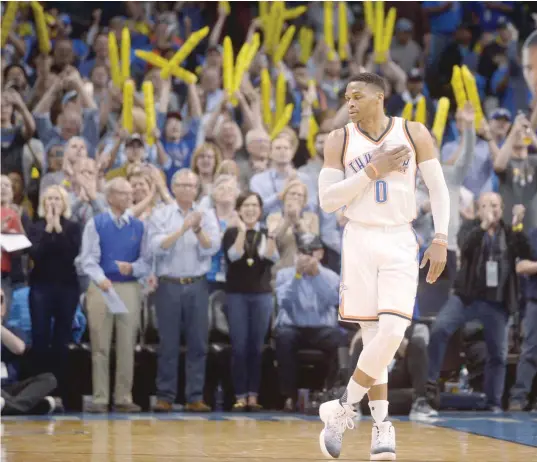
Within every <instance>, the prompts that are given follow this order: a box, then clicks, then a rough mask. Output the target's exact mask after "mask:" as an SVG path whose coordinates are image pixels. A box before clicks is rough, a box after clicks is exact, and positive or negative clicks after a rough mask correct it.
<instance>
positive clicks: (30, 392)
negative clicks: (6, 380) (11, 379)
mask: <svg viewBox="0 0 537 462" xmlns="http://www.w3.org/2000/svg"><path fill="white" fill-rule="evenodd" d="M55 388H56V379H55V378H54V376H53V375H52V374H40V375H37V376H35V377H30V378H29V379H26V380H23V381H22V382H15V383H10V384H8V385H6V386H5V387H3V388H2V398H4V399H5V400H6V404H5V406H4V409H3V411H2V414H3V415H24V414H42V413H45V412H48V410H49V408H48V405H47V403H46V402H45V403H43V400H44V398H45V396H48V395H49V394H50V393H51V392H52V391H53V390H54V389H55ZM43 404H45V405H43Z"/></svg>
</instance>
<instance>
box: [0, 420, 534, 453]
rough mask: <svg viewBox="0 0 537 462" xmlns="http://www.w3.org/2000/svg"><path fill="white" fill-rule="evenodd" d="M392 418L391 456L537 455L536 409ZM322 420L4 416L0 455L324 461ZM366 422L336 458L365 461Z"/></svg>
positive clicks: (349, 436)
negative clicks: (417, 419) (413, 419)
mask: <svg viewBox="0 0 537 462" xmlns="http://www.w3.org/2000/svg"><path fill="white" fill-rule="evenodd" d="M392 420H394V424H395V428H396V432H397V445H398V448H397V456H398V457H397V459H398V460H399V461H408V462H410V461H412V462H422V461H423V462H434V461H438V462H456V461H476V462H478V461H483V462H485V461H486V462H515V461H516V462H519V461H524V462H526V461H527V462H530V461H537V414H528V413H513V414H504V415H502V416H497V415H492V414H487V413H479V414H473V413H464V414H457V413H452V414H450V413H446V414H442V416H441V417H440V418H438V419H436V420H434V421H429V422H427V423H415V422H410V421H408V419H406V418H402V419H392ZM320 430H321V422H320V420H319V419H318V418H316V417H307V416H292V415H287V414H277V413H273V414H272V413H271V414H268V413H267V414H258V415H252V414H242V415H239V414H211V415H209V416H196V415H191V414H182V413H174V414H169V415H156V414H155V415H153V414H139V415H117V414H110V415H108V416H92V415H82V414H77V415H65V416H53V417H50V418H49V417H46V418H45V417H43V418H39V417H24V418H10V417H8V418H3V419H2V449H1V451H2V461H6V462H146V461H147V462H160V461H162V462H171V461H174V462H232V461H241V462H242V461H244V462H268V461H278V462H292V461H303V462H306V461H321V460H324V458H323V456H322V455H321V453H320V450H319V446H318V437H319V431H320ZM370 438H371V421H370V419H369V418H363V419H362V420H361V421H360V422H358V423H357V424H356V428H355V429H354V430H349V431H347V433H346V435H345V441H344V447H343V451H342V454H341V457H340V459H339V460H344V461H366V460H369V457H368V456H369V445H370Z"/></svg>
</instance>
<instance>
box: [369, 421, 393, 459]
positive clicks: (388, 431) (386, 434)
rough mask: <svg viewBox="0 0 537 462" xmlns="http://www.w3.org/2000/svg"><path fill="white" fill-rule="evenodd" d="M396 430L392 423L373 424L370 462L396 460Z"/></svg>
mask: <svg viewBox="0 0 537 462" xmlns="http://www.w3.org/2000/svg"><path fill="white" fill-rule="evenodd" d="M395 459H396V455H395V428H393V425H392V423H391V422H381V423H379V424H377V423H374V424H373V430H372V432H371V457H370V460H395Z"/></svg>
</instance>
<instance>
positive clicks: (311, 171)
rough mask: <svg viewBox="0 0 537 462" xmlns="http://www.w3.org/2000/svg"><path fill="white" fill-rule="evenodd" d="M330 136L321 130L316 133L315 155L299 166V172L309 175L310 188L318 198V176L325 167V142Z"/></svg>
mask: <svg viewBox="0 0 537 462" xmlns="http://www.w3.org/2000/svg"><path fill="white" fill-rule="evenodd" d="M326 138H328V132H327V131H323V130H320V131H319V132H318V133H317V135H315V156H313V157H311V158H310V159H309V160H308V162H307V164H306V165H303V166H302V167H299V169H298V173H302V174H305V175H307V177H308V183H307V184H308V190H309V191H310V192H311V193H312V194H315V198H317V196H318V194H319V191H318V178H319V174H320V173H321V169H322V168H323V162H324V143H325V141H326Z"/></svg>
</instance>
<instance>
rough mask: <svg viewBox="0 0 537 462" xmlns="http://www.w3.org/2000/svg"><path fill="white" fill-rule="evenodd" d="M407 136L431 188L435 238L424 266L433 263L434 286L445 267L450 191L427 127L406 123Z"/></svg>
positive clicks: (427, 253)
mask: <svg viewBox="0 0 537 462" xmlns="http://www.w3.org/2000/svg"><path fill="white" fill-rule="evenodd" d="M405 124H406V127H407V131H408V134H409V136H410V139H411V141H412V143H413V145H414V149H415V150H416V162H417V164H418V167H419V169H420V171H421V174H422V177H423V181H424V182H425V185H426V186H427V188H428V189H429V196H430V199H431V209H432V213H433V222H434V230H435V237H434V239H433V243H432V244H431V246H430V247H429V248H428V249H427V250H426V252H425V255H424V257H423V261H422V263H421V267H422V268H423V267H424V266H425V264H426V263H427V261H429V262H430V266H429V272H428V274H427V282H428V283H429V284H432V283H434V282H435V281H436V280H437V279H438V276H440V274H442V271H444V267H445V266H446V259H447V233H448V226H449V214H450V208H449V207H450V206H449V191H448V188H447V185H446V180H445V179H444V173H443V172H442V166H441V165H440V162H439V160H438V152H437V150H436V148H435V147H434V143H433V139H432V137H431V135H430V133H429V130H427V128H426V127H425V126H424V125H423V124H421V123H419V122H405Z"/></svg>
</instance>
